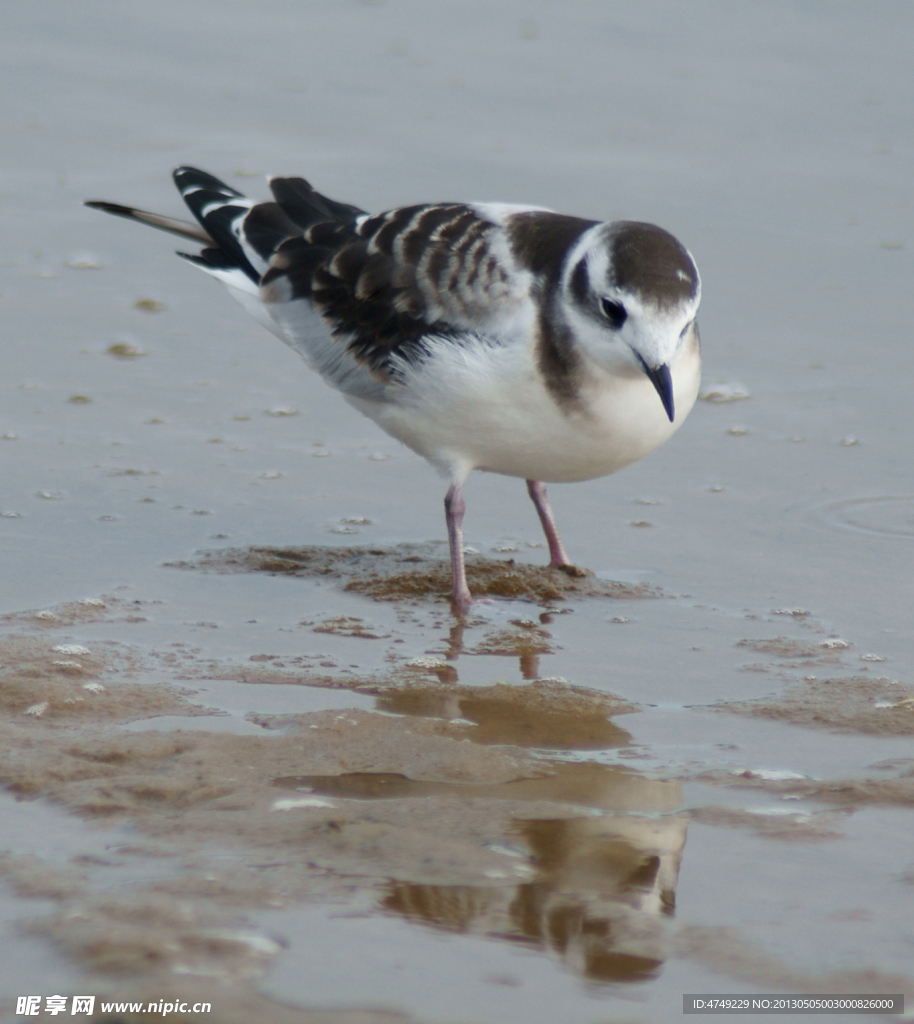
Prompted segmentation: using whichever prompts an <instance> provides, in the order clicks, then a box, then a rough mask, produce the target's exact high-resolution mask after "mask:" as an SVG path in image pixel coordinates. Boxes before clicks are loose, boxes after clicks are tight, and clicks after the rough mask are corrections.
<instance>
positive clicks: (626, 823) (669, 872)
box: [382, 814, 687, 983]
mask: <svg viewBox="0 0 914 1024" xmlns="http://www.w3.org/2000/svg"><path fill="white" fill-rule="evenodd" d="M686 826H687V819H686V816H685V815H682V814H671V815H665V816H663V817H660V818H655V819H648V818H642V817H631V816H625V815H623V816H611V817H601V818H596V819H595V818H576V819H570V820H569V819H564V820H562V819H559V820H555V819H549V820H535V821H522V822H518V823H517V833H518V838H519V839H522V840H524V841H525V842H526V845H527V847H528V849H529V851H530V856H531V860H532V862H533V864H534V865H535V866H536V868H537V869H538V877H537V879H536V880H535V881H532V882H525V883H521V884H519V885H515V886H511V887H499V888H494V887H486V886H466V885H464V886H440V885H419V884H414V883H409V882H399V881H395V882H391V883H390V885H389V890H388V894H387V896H386V897H385V899H384V900H383V903H382V906H383V908H384V909H386V910H388V911H393V912H396V913H398V914H402V915H403V916H404V917H408V918H411V919H413V920H420V921H423V922H424V923H426V924H430V925H434V926H436V927H439V928H446V929H448V930H449V931H456V932H462V933H471V934H477V935H487V936H490V937H492V938H501V939H504V940H507V941H509V942H516V943H523V944H525V945H530V946H534V947H537V948H540V949H543V950H544V951H546V952H548V953H549V954H551V955H552V956H553V957H555V958H557V959H559V960H561V961H562V962H563V964H564V965H565V967H566V968H567V969H569V970H571V971H573V972H574V973H575V974H577V975H579V976H580V977H582V978H585V979H587V980H589V981H594V982H603V983H609V982H615V983H620V982H628V983H631V982H641V981H648V980H650V979H652V978H655V977H656V976H657V975H658V974H659V973H660V970H661V968H662V966H663V924H662V920H663V918H664V917H665V916H668V915H670V914H672V913H673V908H674V905H675V893H676V880H677V877H678V874H679V862H680V859H681V856H682V850H683V847H684V845H685V839H686Z"/></svg>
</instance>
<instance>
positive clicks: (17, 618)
mask: <svg viewBox="0 0 914 1024" xmlns="http://www.w3.org/2000/svg"><path fill="white" fill-rule="evenodd" d="M140 607H141V604H140V602H139V601H126V602H125V601H120V600H118V599H117V598H113V597H104V598H101V597H86V598H83V599H82V600H80V601H68V602H67V603H66V604H61V605H55V606H54V607H53V608H42V609H39V610H36V611H25V612H10V613H8V614H6V615H0V622H8V623H14V624H16V625H27V626H34V627H38V628H45V629H59V628H60V627H62V626H74V625H76V624H77V623H82V622H101V621H103V620H106V619H107V620H109V621H121V622H142V621H144V619H143V616H142V615H140V614H139V609H140ZM115 616H119V619H118V620H115Z"/></svg>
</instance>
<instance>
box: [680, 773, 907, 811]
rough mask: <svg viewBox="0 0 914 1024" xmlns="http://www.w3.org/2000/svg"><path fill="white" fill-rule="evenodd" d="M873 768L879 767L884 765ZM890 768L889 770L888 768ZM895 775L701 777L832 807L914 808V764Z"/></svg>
mask: <svg viewBox="0 0 914 1024" xmlns="http://www.w3.org/2000/svg"><path fill="white" fill-rule="evenodd" d="M872 768H874V769H880V768H882V766H881V765H873V766H872ZM886 770H889V769H886ZM895 770H897V774H896V775H895V776H894V777H892V778H874V777H869V778H861V779H832V780H830V781H822V780H819V779H766V778H763V777H760V776H759V775H757V774H755V773H754V772H751V771H745V772H737V773H734V772H726V771H710V772H704V773H702V774H701V775H699V776H698V779H699V781H701V782H705V783H708V784H710V785H718V786H726V787H728V788H738V789H761V790H764V791H765V792H766V793H773V794H775V793H776V794H779V795H780V796H782V797H784V796H789V797H793V798H796V799H798V800H816V801H820V802H821V803H825V804H830V805H832V806H833V807H863V806H866V805H867V804H882V805H884V806H891V805H895V806H903V807H914V766H910V767H908V768H904V767H900V768H899V769H895Z"/></svg>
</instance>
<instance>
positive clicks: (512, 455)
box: [347, 344, 701, 483]
mask: <svg viewBox="0 0 914 1024" xmlns="http://www.w3.org/2000/svg"><path fill="white" fill-rule="evenodd" d="M700 363H701V360H700V356H699V352H698V346H697V344H693V345H688V346H686V347H685V349H684V350H683V351H682V352H681V353H680V355H679V356H678V357H677V358H676V360H674V362H673V364H672V365H671V367H670V372H671V375H672V379H673V394H674V402H675V409H676V419H675V421H674V422H673V423H670V421H669V419H668V418H667V415H666V413H665V412H664V409H663V405H662V404H661V402H660V398H659V397H658V395H657V392H656V391H655V389H654V387H653V385H652V384H651V383H650V381H649V380H648V379H647V377H645V376H644V374H642V373H640V372H639V371H637V370H631V371H630V372H626V373H624V375H618V374H612V375H611V374H609V373H607V372H606V371H603V370H598V369H594V370H593V371H592V372H591V374H590V375H589V379H588V381H587V384H586V387H585V391H584V393H583V401H582V403H581V405H580V407H579V408H573V409H570V410H566V409H563V408H562V407H560V406H559V405H558V404H557V403H556V401H555V399H554V398H553V397H552V395H551V394H550V393H549V392H548V391H547V389H546V388H545V386H544V384H543V382H542V378H541V377H540V374H539V372H538V370H537V369H536V367H535V366H534V365H533V361H532V358H531V356H530V353H529V352H528V351H518V349H493V348H488V347H487V348H485V349H480V350H478V351H476V352H474V351H472V350H468V349H466V348H460V349H455V347H454V346H448V347H447V348H442V350H441V352H440V354H439V353H436V355H435V357H434V358H432V359H431V360H429V361H428V362H427V363H425V364H423V366H422V367H420V368H418V369H417V370H416V371H414V372H413V374H412V376H411V377H410V379H409V380H408V382H407V384H405V385H404V386H402V387H400V388H397V389H396V391H392V392H391V400H388V401H384V402H375V401H367V400H365V399H361V398H356V397H352V396H347V397H348V400H349V401H350V402H351V403H352V404H353V405H354V406H356V408H358V409H359V410H361V411H362V412H364V413H365V414H366V415H367V416H370V417H371V418H372V419H373V420H375V422H377V423H378V425H379V426H380V427H382V429H384V430H385V431H387V433H389V434H391V435H392V436H393V437H396V438H397V439H398V440H400V441H402V442H403V443H404V444H406V445H408V446H409V447H410V448H412V449H413V450H414V451H416V452H418V453H419V454H420V455H423V456H424V457H425V458H427V459H428V460H429V461H430V462H432V463H433V464H434V465H436V466H437V467H439V468H440V469H441V470H442V471H443V472H445V473H447V474H448V475H449V476H451V477H453V478H462V477H464V476H465V475H466V474H467V473H468V472H469V471H470V470H473V469H481V470H486V471H489V472H492V473H501V474H503V475H505V476H517V477H523V478H525V479H532V480H541V481H544V482H546V483H566V482H573V481H577V480H591V479H593V478H594V477H599V476H607V475H608V474H610V473H615V472H616V471H617V470H619V469H622V468H623V467H625V466H628V465H630V464H631V463H632V462H635V461H637V460H638V459H640V458H643V457H644V456H645V455H647V454H648V453H649V452H652V451H653V450H654V449H655V448H657V447H658V446H659V445H661V444H663V442H664V441H666V440H667V439H668V438H669V437H671V436H672V435H673V434H674V433H675V431H676V430H677V429H678V428H679V427H680V426H681V424H682V422H683V420H684V419H685V418H686V416H687V415H688V413H689V411H690V410H691V408H692V406H693V405H694V403H695V399H696V397H697V394H698V383H699V376H700Z"/></svg>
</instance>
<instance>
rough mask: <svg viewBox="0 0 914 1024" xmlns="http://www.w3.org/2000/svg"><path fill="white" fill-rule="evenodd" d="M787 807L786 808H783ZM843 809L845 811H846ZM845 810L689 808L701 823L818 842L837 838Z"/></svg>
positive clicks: (760, 834) (781, 837) (775, 837)
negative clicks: (773, 811)
mask: <svg viewBox="0 0 914 1024" xmlns="http://www.w3.org/2000/svg"><path fill="white" fill-rule="evenodd" d="M785 810H786V808H785ZM845 813H846V812H845ZM845 813H836V812H834V811H815V812H803V811H799V812H795V813H794V812H787V813H772V812H763V811H760V812H753V811H744V810H741V809H739V808H733V807H699V808H696V809H695V810H693V811H692V812H691V815H690V816H691V818H692V820H693V821H698V822H701V824H702V825H713V826H718V827H722V828H738V829H745V830H747V831H749V832H752V833H754V834H755V835H757V836H762V837H763V838H765V839H787V840H793V841H795V842H807V843H809V842H820V841H822V840H824V839H840V838H842V836H843V835H844V832H843V831H842V828H841V826H842V824H843V822H844V817H845Z"/></svg>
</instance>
